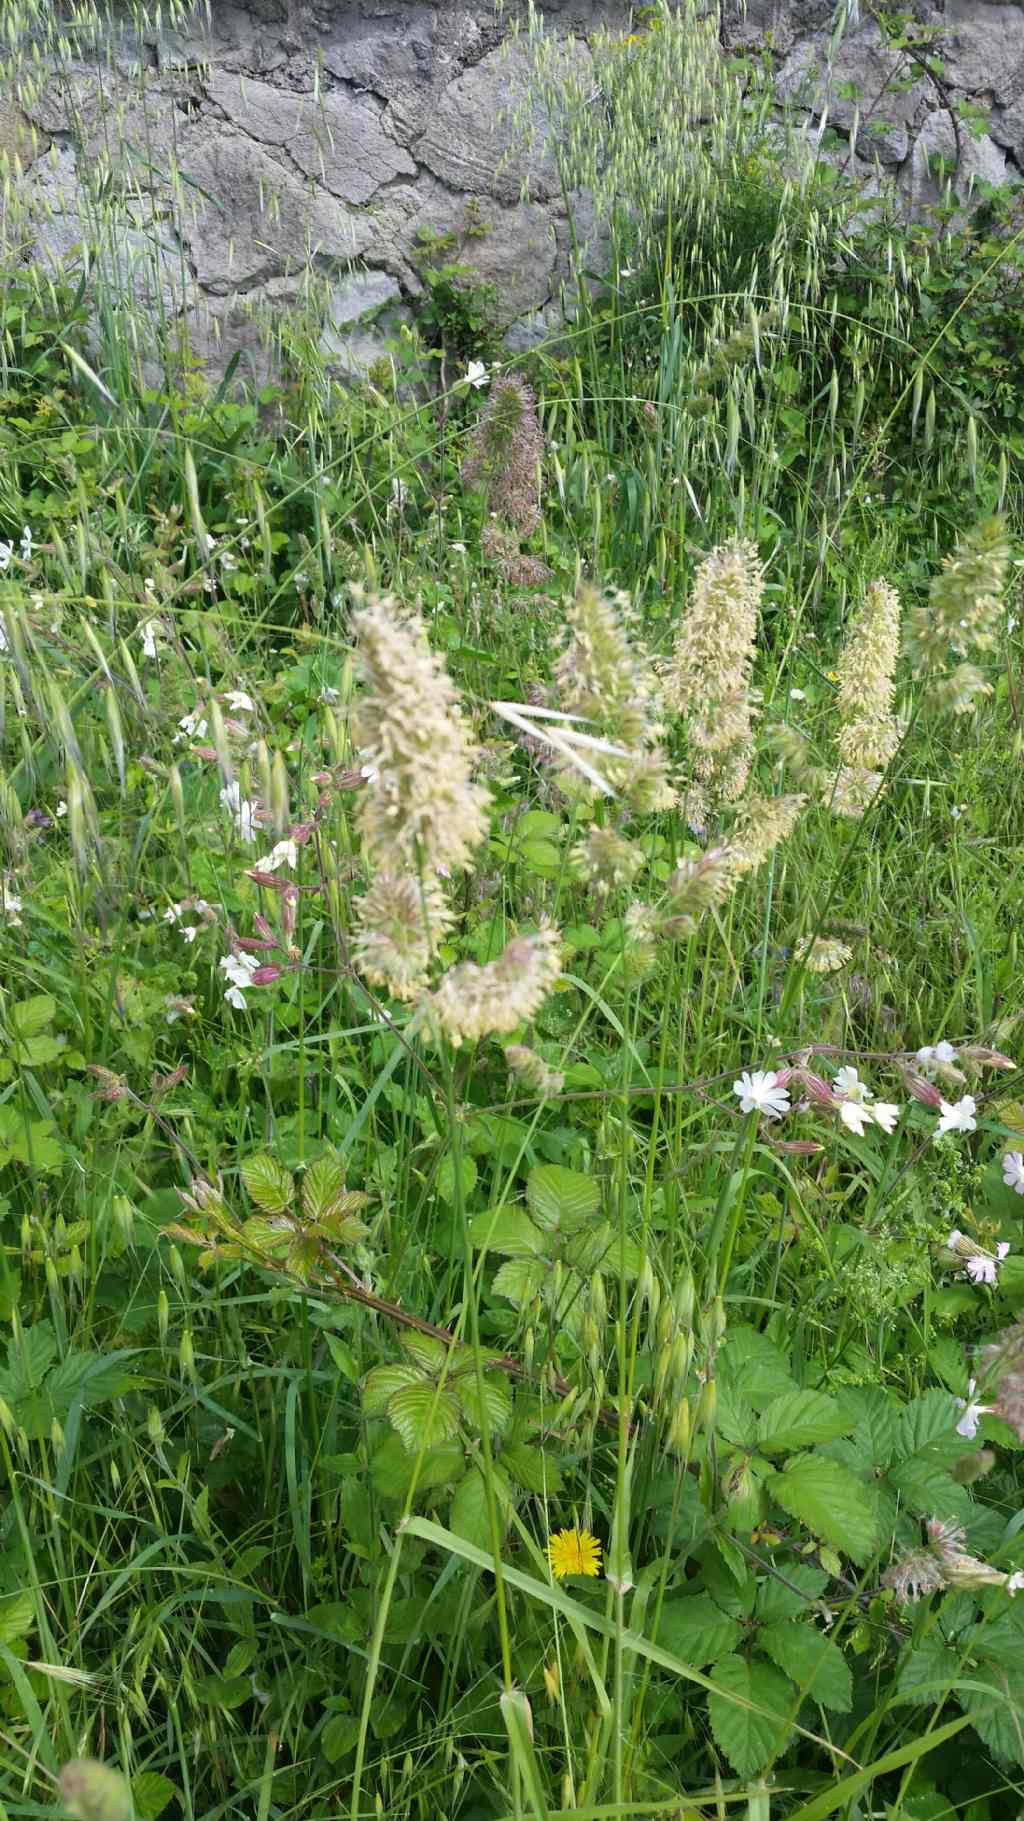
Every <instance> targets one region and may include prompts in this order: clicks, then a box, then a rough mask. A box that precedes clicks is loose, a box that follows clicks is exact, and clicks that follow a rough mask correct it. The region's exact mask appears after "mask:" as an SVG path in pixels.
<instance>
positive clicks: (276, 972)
mask: <svg viewBox="0 0 1024 1821" xmlns="http://www.w3.org/2000/svg"><path fill="white" fill-rule="evenodd" d="M283 973H284V968H283V967H278V966H277V964H276V962H273V961H271V962H268V964H267V966H266V967H258V968H256V969H255V970H254V972H253V976H252V985H253V986H273V984H274V981H275V980H280V978H281V975H282V974H283Z"/></svg>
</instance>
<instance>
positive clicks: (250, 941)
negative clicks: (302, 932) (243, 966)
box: [234, 936, 277, 955]
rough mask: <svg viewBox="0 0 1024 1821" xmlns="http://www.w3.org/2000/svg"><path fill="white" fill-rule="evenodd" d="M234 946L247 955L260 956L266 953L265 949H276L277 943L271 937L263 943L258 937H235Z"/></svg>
mask: <svg viewBox="0 0 1024 1821" xmlns="http://www.w3.org/2000/svg"><path fill="white" fill-rule="evenodd" d="M234 946H235V948H240V949H244V950H245V953H246V954H247V955H262V954H265V953H266V951H267V949H270V948H276V947H277V941H276V938H275V937H273V936H271V937H270V938H269V939H268V940H266V941H263V942H261V941H260V939H259V937H258V936H236V937H235V941H234Z"/></svg>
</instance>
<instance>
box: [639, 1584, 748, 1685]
mask: <svg viewBox="0 0 1024 1821" xmlns="http://www.w3.org/2000/svg"><path fill="white" fill-rule="evenodd" d="M741 1635H742V1626H741V1625H740V1624H739V1623H738V1622H737V1620H736V1619H732V1618H730V1617H729V1615H728V1614H727V1613H724V1612H723V1611H722V1609H721V1607H720V1606H716V1605H715V1602H714V1600H712V1599H710V1598H709V1596H708V1595H707V1594H706V1593H695V1594H692V1595H691V1596H690V1598H689V1599H685V1600H666V1601H665V1604H664V1606H663V1607H662V1609H661V1619H660V1621H659V1624H658V1635H657V1638H656V1639H655V1642H656V1643H658V1644H660V1645H661V1646H662V1648H663V1649H664V1650H671V1651H672V1653H673V1655H674V1656H677V1657H681V1658H682V1661H683V1662H684V1663H689V1664H690V1665H691V1667H692V1668H694V1669H701V1668H702V1667H703V1665H704V1664H705V1663H712V1662H714V1661H715V1659H716V1658H717V1657H722V1656H727V1655H728V1654H729V1653H730V1651H731V1650H732V1649H733V1647H734V1645H735V1644H736V1643H737V1641H738V1640H739V1638H740V1636H741Z"/></svg>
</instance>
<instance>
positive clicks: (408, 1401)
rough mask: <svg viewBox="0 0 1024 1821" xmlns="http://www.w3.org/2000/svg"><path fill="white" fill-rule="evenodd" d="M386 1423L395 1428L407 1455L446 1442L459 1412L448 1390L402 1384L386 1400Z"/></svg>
mask: <svg viewBox="0 0 1024 1821" xmlns="http://www.w3.org/2000/svg"><path fill="white" fill-rule="evenodd" d="M388 1421H389V1423H391V1424H392V1425H393V1427H394V1428H395V1429H397V1431H398V1433H399V1435H400V1436H401V1438H402V1440H403V1442H404V1443H405V1446H406V1447H407V1448H408V1450H409V1452H410V1454H415V1453H418V1452H419V1450H420V1449H421V1448H433V1447H435V1446H436V1444H437V1443H438V1442H446V1441H447V1440H448V1437H449V1436H450V1435H454V1434H455V1431H456V1429H457V1428H458V1426H459V1409H458V1405H457V1404H456V1402H455V1399H454V1398H453V1397H452V1395H451V1392H450V1391H438V1389H437V1387H436V1386H435V1385H431V1384H425V1383H424V1382H423V1380H422V1379H421V1380H420V1382H419V1384H416V1385H406V1386H404V1387H403V1389H402V1390H401V1391H396V1392H395V1394H394V1396H393V1397H391V1398H389V1399H388Z"/></svg>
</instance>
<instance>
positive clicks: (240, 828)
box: [220, 778, 256, 841]
mask: <svg viewBox="0 0 1024 1821" xmlns="http://www.w3.org/2000/svg"><path fill="white" fill-rule="evenodd" d="M220 800H221V803H222V804H223V806H224V808H225V809H226V810H227V812H228V814H229V815H230V817H231V820H232V821H233V823H234V825H235V833H236V835H237V836H238V838H239V840H240V841H255V839H256V804H255V803H254V802H252V800H251V799H250V798H249V797H243V795H242V791H241V787H240V785H239V782H238V779H237V778H232V780H231V783H230V784H226V785H225V786H224V789H223V790H222V791H221V793H220Z"/></svg>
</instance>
